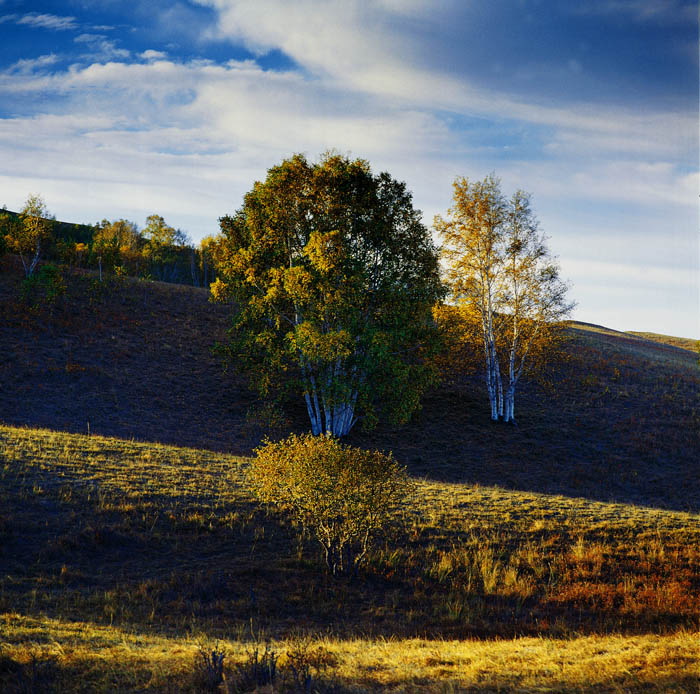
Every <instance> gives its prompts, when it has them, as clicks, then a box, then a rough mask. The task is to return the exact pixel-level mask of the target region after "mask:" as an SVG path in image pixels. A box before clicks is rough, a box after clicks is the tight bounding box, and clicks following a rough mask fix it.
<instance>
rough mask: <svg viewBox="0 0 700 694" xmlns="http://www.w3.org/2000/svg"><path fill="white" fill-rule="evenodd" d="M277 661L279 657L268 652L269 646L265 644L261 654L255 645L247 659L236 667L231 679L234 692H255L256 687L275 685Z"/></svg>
mask: <svg viewBox="0 0 700 694" xmlns="http://www.w3.org/2000/svg"><path fill="white" fill-rule="evenodd" d="M278 659H279V656H278V655H277V653H275V652H274V651H273V650H270V647H269V645H267V644H265V650H264V651H263V652H262V653H261V652H260V650H259V647H258V646H257V645H256V646H255V648H254V649H253V650H252V651H248V659H247V660H246V661H245V662H244V663H242V664H240V665H236V671H235V675H234V679H233V683H234V691H237V692H250V691H257V688H258V687H264V686H267V685H273V684H275V681H276V680H277V660H278ZM229 690H230V688H229Z"/></svg>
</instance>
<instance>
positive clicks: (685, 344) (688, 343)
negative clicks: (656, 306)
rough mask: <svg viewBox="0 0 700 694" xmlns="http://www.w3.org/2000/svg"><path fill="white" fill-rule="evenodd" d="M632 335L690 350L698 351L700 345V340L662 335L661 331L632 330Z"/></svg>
mask: <svg viewBox="0 0 700 694" xmlns="http://www.w3.org/2000/svg"><path fill="white" fill-rule="evenodd" d="M629 334H630V335H635V336H636V337H641V338H642V339H644V340H651V341H652V342H660V343H661V344H664V345H671V346H673V347H679V348H680V349H686V350H689V351H690V352H696V353H697V351H698V345H699V344H700V340H693V339H691V338H689V337H674V336H673V335H661V334H659V333H640V332H635V331H634V330H631V331H630V332H629Z"/></svg>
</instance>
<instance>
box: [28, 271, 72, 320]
mask: <svg viewBox="0 0 700 694" xmlns="http://www.w3.org/2000/svg"><path fill="white" fill-rule="evenodd" d="M65 292H66V282H65V280H64V279H63V272H62V271H61V268H59V267H58V266H56V265H53V264H50V263H49V264H46V265H42V266H41V267H40V268H39V271H38V272H37V273H34V274H32V275H29V276H28V277H26V278H25V279H24V281H23V282H22V289H21V297H22V301H23V302H24V303H25V304H26V305H27V306H28V307H29V308H30V310H32V311H36V310H38V309H39V308H40V307H41V306H47V307H49V308H51V307H53V306H54V305H55V304H56V301H58V298H59V297H60V296H62V295H63V294H65Z"/></svg>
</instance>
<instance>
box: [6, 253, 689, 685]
mask: <svg viewBox="0 0 700 694" xmlns="http://www.w3.org/2000/svg"><path fill="white" fill-rule="evenodd" d="M0 270H2V272H0V325H1V326H2V328H1V329H0V360H1V361H0V378H2V383H3V388H2V390H1V391H0V565H1V566H2V571H0V625H1V628H0V691H3V692H5V691H7V692H12V693H14V692H50V691H57V692H67V691H76V692H78V691H80V692H95V691H103V692H112V691H125V692H130V691H134V692H136V691H138V692H168V693H169V694H175V693H179V692H202V691H226V692H238V691H253V690H254V687H253V686H249V687H247V688H245V687H242V686H239V684H240V682H241V670H240V669H239V668H244V670H245V667H248V669H249V670H250V668H251V667H252V665H251V664H252V663H254V662H257V661H255V660H254V658H257V657H258V656H262V655H263V654H264V653H265V652H266V649H268V648H270V649H272V651H273V652H274V653H276V654H277V655H279V656H280V660H279V664H280V667H281V668H282V669H283V670H284V668H286V672H287V674H288V676H289V673H291V672H292V670H291V669H290V663H292V664H293V663H296V664H297V665H299V664H300V663H306V665H307V666H308V668H309V669H308V672H309V673H311V674H313V685H314V686H313V687H312V691H317V692H338V693H340V694H342V693H349V692H355V693H357V692H378V691H385V690H387V689H389V690H391V691H395V692H425V693H426V694H437V693H438V692H446V691H450V692H477V693H479V694H486V693H487V692H492V691H519V692H533V693H534V692H542V691H557V692H571V693H572V694H573V693H574V692H576V694H593V693H594V692H595V693H597V692H611V693H612V692H622V691H625V692H634V693H639V694H641V693H642V692H644V693H645V694H649V693H650V692H654V693H658V694H661V693H662V692H670V691H673V692H678V693H684V694H691V692H696V691H697V681H698V678H697V672H698V666H699V664H700V653H699V652H698V650H699V649H698V646H697V644H698V633H697V625H698V623H700V622H699V621H698V620H700V551H699V549H698V548H700V516H698V515H697V513H698V509H700V492H699V490H698V479H699V478H700V475H699V474H698V473H699V469H698V456H697V450H698V437H699V436H700V426H698V425H699V422H700V419H699V418H700V412H699V409H698V407H699V404H698V400H697V394H698V386H699V384H700V379H699V377H698V369H697V366H696V363H695V359H696V357H695V355H694V354H693V353H692V352H689V351H687V350H683V349H680V348H678V347H674V346H672V345H666V344H661V343H658V342H655V341H649V340H646V339H643V338H640V337H636V336H633V335H629V334H625V333H618V332H616V331H612V330H608V329H606V328H602V327H600V326H591V325H585V324H574V325H573V326H572V328H571V336H572V340H571V344H570V349H569V352H570V358H569V360H568V361H566V362H564V363H560V364H558V365H557V367H556V370H555V373H554V375H553V378H552V385H551V386H550V387H549V388H546V389H545V388H543V387H540V386H531V387H530V388H529V389H527V390H526V391H525V392H524V393H523V395H522V397H521V398H520V400H519V402H518V408H519V413H520V414H519V420H518V421H519V423H518V426H516V427H506V426H502V425H495V424H492V423H491V422H490V421H489V419H488V412H487V408H486V403H485V401H484V400H485V398H484V396H483V395H482V394H481V393H480V391H479V389H478V381H476V382H475V381H474V380H473V379H471V378H468V379H465V380H464V381H463V382H459V383H451V384H446V385H444V386H442V387H441V388H439V389H438V390H436V391H435V392H433V393H431V394H430V395H429V396H428V397H427V398H426V401H425V405H424V408H423V410H422V411H421V412H420V413H419V414H418V416H417V417H416V419H415V421H414V422H412V423H411V424H410V425H407V426H405V427H402V428H399V429H391V428H389V427H384V428H381V429H379V430H377V431H374V432H371V433H369V434H366V433H362V432H355V433H353V435H352V436H351V437H350V438H351V441H352V442H354V443H356V444H361V445H367V446H374V447H382V448H386V449H391V450H393V451H394V453H395V455H396V457H397V458H398V459H399V460H400V461H401V462H403V463H405V464H406V465H407V466H408V467H409V470H410V472H411V473H412V474H413V476H414V478H415V482H416V493H415V496H414V498H413V500H412V503H411V505H410V506H409V507H406V508H404V509H401V510H400V511H399V514H398V516H397V518H396V520H397V521H398V520H400V521H401V523H397V524H396V526H395V527H393V528H391V529H389V531H388V532H387V533H386V535H385V536H384V537H383V538H381V539H380V541H379V543H378V545H377V547H376V549H375V550H374V551H373V552H372V553H371V555H370V557H369V560H368V563H367V566H366V568H365V569H364V571H363V572H362V574H361V576H360V577H359V579H358V580H353V581H345V580H334V579H331V578H329V577H328V576H327V575H326V574H325V573H324V571H323V569H322V564H321V563H320V561H319V552H318V549H317V547H316V545H315V543H314V542H312V541H311V540H309V539H308V538H307V539H306V540H304V539H303V538H301V539H300V538H298V537H297V536H296V533H295V532H294V530H293V529H292V528H291V527H290V526H289V524H287V523H286V522H284V518H283V517H281V516H280V515H278V514H276V513H270V512H267V511H266V510H265V509H264V508H261V506H260V505H259V504H257V503H256V502H255V500H254V498H253V497H252V495H251V493H250V490H249V489H248V486H247V483H246V479H245V471H246V466H247V460H246V458H245V456H246V455H248V454H249V453H250V452H251V450H252V448H253V447H254V446H255V445H256V444H257V443H258V442H259V440H260V437H261V436H262V435H263V434H264V430H263V429H262V428H261V427H259V426H258V425H256V423H255V422H254V421H248V419H247V417H246V412H247V411H248V409H249V407H250V406H252V405H254V404H255V402H256V401H255V398H254V396H253V395H252V394H251V393H249V392H248V391H247V390H246V388H245V384H244V381H243V379H242V378H241V377H240V375H238V374H236V372H235V370H234V369H229V371H228V372H227V373H226V374H224V373H223V372H222V370H221V365H220V364H219V363H218V361H217V359H216V357H215V356H214V355H213V354H212V352H211V349H210V348H211V344H212V343H213V342H214V341H215V340H217V339H222V338H223V337H224V335H225V330H226V325H227V311H226V308H225V307H221V306H214V305H212V304H210V303H209V302H208V301H207V296H206V293H205V292H204V291H203V290H197V289H192V288H187V287H181V286H176V285H165V284H160V283H153V282H140V281H136V280H129V279H124V280H122V281H120V282H119V283H116V284H107V285H101V284H100V283H99V282H96V281H95V277H94V276H93V275H91V274H89V273H84V272H76V273H73V274H71V275H70V276H69V277H68V278H67V292H66V294H65V296H64V297H62V298H61V299H60V300H59V301H58V303H57V305H56V306H55V307H54V308H53V309H51V310H41V311H38V312H34V313H27V311H26V309H25V308H23V305H22V303H21V302H20V301H19V294H18V292H19V284H20V281H21V275H20V273H19V268H18V267H17V265H16V264H15V263H13V261H12V259H8V258H6V259H4V261H3V263H2V266H0ZM289 416H290V419H291V424H292V426H293V427H294V428H297V429H299V430H303V429H304V428H306V422H305V419H304V412H303V410H302V408H296V409H294V408H293V409H292V410H291V411H290V413H289ZM88 424H89V428H88ZM41 427H44V428H41ZM70 432H73V433H70ZM102 435H106V436H108V437H105V436H102ZM154 441H158V442H160V443H154ZM183 446H188V447H183ZM204 648H206V649H209V651H208V652H211V650H213V649H216V650H217V652H220V653H223V654H224V656H225V661H224V671H225V674H226V678H227V679H226V681H225V682H224V683H223V685H222V687H221V688H218V689H215V688H213V687H211V686H208V685H207V684H206V682H207V679H206V678H207V673H208V670H207V668H206V666H205V665H204V661H203V658H202V655H201V653H202V649H204ZM255 654H257V655H255ZM295 659H296V660H295ZM246 663H247V666H246ZM237 683H238V684H237ZM287 684H289V681H288V682H287ZM255 691H273V690H270V689H255ZM274 691H288V692H302V691H304V692H305V691H309V690H308V688H304V686H297V687H296V688H294V687H291V686H289V687H288V688H287V689H286V690H280V689H279V688H275V689H274Z"/></svg>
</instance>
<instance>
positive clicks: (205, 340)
mask: <svg viewBox="0 0 700 694" xmlns="http://www.w3.org/2000/svg"><path fill="white" fill-rule="evenodd" d="M2 263H3V264H2V273H1V274H0V326H1V327H0V378H1V379H2V384H3V387H2V391H1V392H0V421H2V422H5V423H8V424H20V425H28V426H41V427H49V428H53V429H58V430H64V431H71V432H79V433H85V432H87V430H88V423H89V427H90V431H91V432H93V433H99V434H105V435H110V436H117V437H120V438H126V439H129V438H135V439H139V440H149V441H160V442H164V443H173V444H177V445H185V446H193V447H200V448H208V449H213V450H223V451H230V452H234V453H237V454H249V453H250V451H251V450H252V448H253V447H254V446H255V445H256V444H257V443H258V442H259V440H260V437H261V435H262V432H261V430H260V429H259V428H257V427H254V426H251V425H250V424H249V423H247V422H246V413H247V411H248V409H249V408H250V406H251V405H253V404H254V402H255V397H254V395H253V394H251V393H250V392H249V391H248V390H247V389H246V387H245V383H244V380H243V379H242V378H241V377H240V375H238V374H237V373H236V372H235V369H230V370H229V371H228V372H227V373H226V374H224V373H223V371H222V368H221V365H220V363H219V361H218V359H217V358H216V357H215V356H214V355H213V354H212V352H211V346H212V345H213V343H214V342H216V341H217V340H221V339H222V338H223V337H224V336H225V331H226V327H227V325H228V320H227V310H226V308H225V307H221V306H215V305H212V304H210V303H209V302H208V300H207V294H206V292H205V291H204V290H201V289H194V288H190V287H182V286H176V285H164V284H160V283H152V282H140V281H136V280H125V281H124V282H123V283H122V285H121V286H119V287H116V288H112V289H110V290H108V291H106V292H105V291H104V290H103V289H102V288H101V287H100V286H99V283H97V282H96V281H95V278H94V276H93V275H88V274H79V275H72V276H70V277H69V278H68V292H67V294H66V296H65V297H63V298H62V299H61V300H60V301H59V303H58V305H57V306H56V308H55V309H54V310H53V312H51V313H47V312H45V311H44V312H42V313H40V314H38V315H28V314H27V312H26V310H25V309H23V307H22V305H21V304H20V303H19V285H20V282H21V275H20V273H19V268H18V267H17V266H16V264H14V263H13V262H12V259H10V258H5V259H4V260H3V261H2ZM570 351H571V355H572V358H571V360H570V362H569V363H567V364H565V365H563V366H561V367H559V369H558V375H557V377H556V379H555V383H554V386H553V388H551V389H548V390H545V389H543V388H540V387H535V386H531V387H524V388H523V392H522V394H521V395H520V396H519V398H518V401H517V403H516V416H517V418H518V426H516V427H510V426H503V425H497V424H492V423H491V422H490V421H489V418H488V408H487V401H486V396H485V394H484V393H483V392H482V386H481V382H480V379H479V378H475V379H474V380H473V381H471V382H465V383H463V384H458V385H445V386H443V387H441V388H440V389H438V390H437V391H435V392H433V393H431V394H430V395H429V396H428V397H427V398H426V399H425V402H424V407H423V410H422V411H421V412H419V413H418V414H417V415H416V417H415V418H414V421H413V422H411V423H410V424H409V425H407V426H404V427H401V428H399V429H393V428H391V427H388V426H385V427H381V428H379V429H378V430H376V431H374V432H371V433H369V434H366V433H363V432H362V431H360V430H358V431H354V432H352V433H351V435H350V437H349V440H350V442H352V443H355V444H358V445H366V446H372V447H379V448H383V449H389V450H393V451H394V453H395V454H396V456H397V457H398V458H399V459H400V460H401V461H402V462H404V463H405V464H407V465H408V466H409V468H410V469H411V471H412V472H414V473H415V474H418V475H422V476H425V477H429V478H432V479H437V480H445V481H466V482H476V483H479V484H483V485H499V486H502V487H505V488H512V489H520V490H529V491H539V492H545V493H555V494H565V495H567V496H580V497H587V498H590V499H597V500H602V501H608V500H617V501H627V502H632V503H635V504H642V505H649V506H658V507H664V508H674V509H679V510H690V511H698V510H699V509H700V454H699V451H700V402H699V400H698V393H699V392H700V371H699V370H698V366H697V356H696V355H695V354H694V353H693V352H691V351H688V350H685V349H681V348H679V347H674V346H672V345H667V344H662V343H659V342H655V341H651V340H649V339H644V338H641V337H637V336H635V335H631V334H629V333H619V332H616V331H612V330H608V329H606V328H603V327H600V326H591V325H586V324H574V326H573V327H572V343H571V348H570ZM290 416H291V419H292V426H293V427H294V428H296V429H299V430H303V429H305V428H307V426H308V423H307V422H306V420H305V413H304V411H303V408H302V407H295V408H293V410H292V411H291V412H290Z"/></svg>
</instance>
